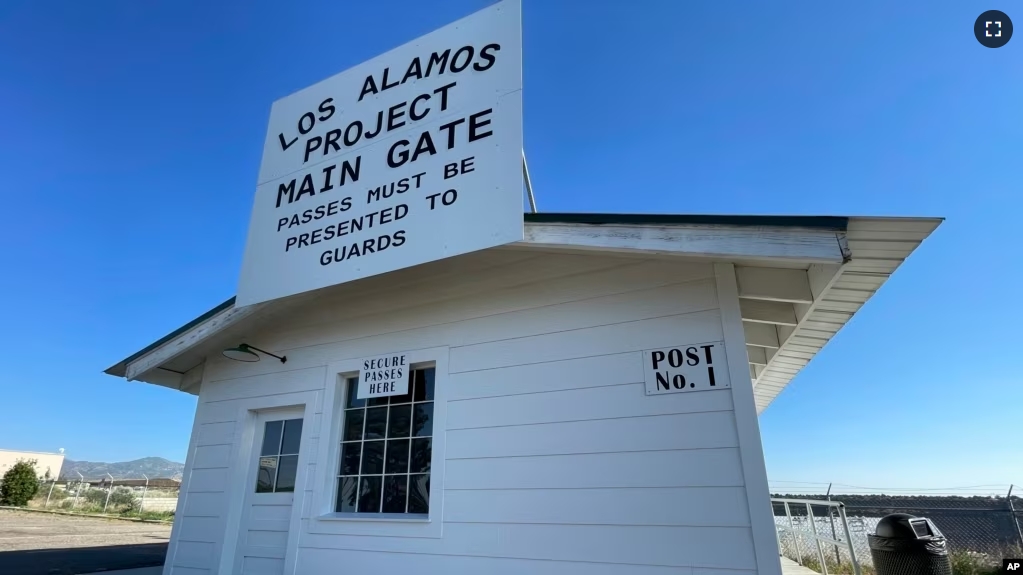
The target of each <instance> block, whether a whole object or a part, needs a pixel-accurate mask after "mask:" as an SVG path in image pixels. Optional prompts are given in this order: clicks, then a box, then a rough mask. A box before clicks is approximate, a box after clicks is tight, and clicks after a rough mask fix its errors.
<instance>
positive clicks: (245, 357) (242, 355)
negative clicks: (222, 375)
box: [223, 343, 259, 362]
mask: <svg viewBox="0 0 1023 575" xmlns="http://www.w3.org/2000/svg"><path fill="white" fill-rule="evenodd" d="M223 354H224V357H226V358H227V359H233V360H235V361H247V362H253V361H259V355H258V354H256V352H254V351H252V350H251V349H249V346H247V345H245V344H244V343H243V344H241V345H239V346H238V347H229V348H227V349H225V350H224V351H223Z"/></svg>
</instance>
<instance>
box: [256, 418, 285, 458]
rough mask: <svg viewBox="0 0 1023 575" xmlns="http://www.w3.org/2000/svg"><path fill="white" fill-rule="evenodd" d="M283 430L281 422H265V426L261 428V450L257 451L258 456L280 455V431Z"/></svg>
mask: <svg viewBox="0 0 1023 575" xmlns="http://www.w3.org/2000/svg"><path fill="white" fill-rule="evenodd" d="M283 428H284V422H283V421H268V422H266V425H264V426H263V448H262V449H260V450H259V454H260V455H280V453H281V430H282V429H283Z"/></svg>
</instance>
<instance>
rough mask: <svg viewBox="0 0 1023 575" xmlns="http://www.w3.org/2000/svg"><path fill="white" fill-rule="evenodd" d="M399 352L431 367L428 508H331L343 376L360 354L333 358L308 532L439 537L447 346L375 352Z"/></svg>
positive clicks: (357, 365) (352, 372) (351, 372)
mask: <svg viewBox="0 0 1023 575" xmlns="http://www.w3.org/2000/svg"><path fill="white" fill-rule="evenodd" d="M402 353H404V354H405V355H406V356H407V357H408V362H409V365H410V366H411V367H412V369H417V368H420V367H428V366H432V367H433V368H434V394H433V442H432V445H431V450H432V452H431V454H430V512H429V514H427V515H426V516H425V517H424V516H422V515H407V514H398V513H394V514H388V513H373V514H369V513H340V512H337V511H334V509H335V507H334V503H335V502H334V499H335V497H336V495H337V481H338V469H339V465H340V455H341V430H342V429H343V426H342V423H343V422H342V418H343V417H344V402H345V397H346V394H345V390H346V386H347V382H346V379H347V378H349V377H353V376H356V375H357V374H358V373H359V370H360V369H361V367H362V359H363V358H362V357H359V358H353V359H346V360H342V361H336V362H332V363H330V364H329V365H328V366H327V373H326V378H325V382H324V396H323V417H322V419H321V421H320V426H321V429H320V444H319V446H318V449H317V458H316V461H317V469H316V477H317V478H318V482H317V485H316V489H315V491H314V493H313V507H312V512H311V514H310V515H311V521H310V522H309V528H308V532H309V533H318V534H328V535H384V536H399V537H400V536H408V537H433V538H440V537H441V532H442V526H443V520H442V517H441V514H442V512H443V510H444V467H445V465H444V443H445V438H446V436H447V433H446V432H445V430H446V429H447V388H448V348H447V347H435V348H428V349H417V350H411V351H401V350H393V349H382V350H380V352H379V353H373V354H367V355H366V357H370V356H377V355H393V354H402Z"/></svg>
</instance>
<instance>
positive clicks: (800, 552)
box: [785, 501, 803, 565]
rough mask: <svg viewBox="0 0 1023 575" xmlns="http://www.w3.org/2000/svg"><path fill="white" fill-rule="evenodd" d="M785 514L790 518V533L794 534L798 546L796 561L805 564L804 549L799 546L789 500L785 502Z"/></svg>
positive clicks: (794, 541) (793, 541) (794, 540)
mask: <svg viewBox="0 0 1023 575" xmlns="http://www.w3.org/2000/svg"><path fill="white" fill-rule="evenodd" d="M785 516H786V517H788V518H789V535H791V536H792V543H793V544H794V545H795V547H796V563H799V564H800V565H802V564H803V550H802V549H800V546H799V538H798V537H796V527H795V526H794V525H793V524H792V512H791V511H789V502H788V501H786V502H785Z"/></svg>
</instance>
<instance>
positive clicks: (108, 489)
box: [103, 473, 114, 513]
mask: <svg viewBox="0 0 1023 575" xmlns="http://www.w3.org/2000/svg"><path fill="white" fill-rule="evenodd" d="M107 477H109V478H110V486H109V487H107V498H106V501H104V502H103V513H106V512H107V504H108V503H110V492H111V491H113V490H114V476H113V475H110V474H109V473H107Z"/></svg>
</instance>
